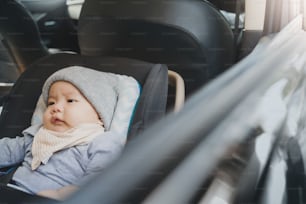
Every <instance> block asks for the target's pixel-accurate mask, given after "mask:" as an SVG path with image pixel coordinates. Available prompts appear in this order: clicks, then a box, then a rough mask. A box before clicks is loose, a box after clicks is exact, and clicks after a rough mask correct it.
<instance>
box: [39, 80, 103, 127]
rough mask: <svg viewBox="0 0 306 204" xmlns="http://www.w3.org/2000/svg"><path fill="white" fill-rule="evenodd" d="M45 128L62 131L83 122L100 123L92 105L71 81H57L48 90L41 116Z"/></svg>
mask: <svg viewBox="0 0 306 204" xmlns="http://www.w3.org/2000/svg"><path fill="white" fill-rule="evenodd" d="M43 123H44V127H45V128H46V129H49V130H52V131H57V132H64V131H66V130H68V129H70V128H72V127H75V126H77V125H80V124H83V123H101V121H100V120H99V116H98V114H97V112H96V111H95V109H94V108H93V106H92V105H91V104H90V103H89V102H88V101H87V99H86V98H85V97H84V96H83V95H82V94H81V93H80V91H79V90H78V89H77V88H76V87H75V86H73V85H72V84H71V83H68V82H64V81H57V82H55V83H54V84H52V86H51V88H50V90H49V98H48V104H47V109H46V111H45V113H44V117H43Z"/></svg>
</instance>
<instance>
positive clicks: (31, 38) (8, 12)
mask: <svg viewBox="0 0 306 204" xmlns="http://www.w3.org/2000/svg"><path fill="white" fill-rule="evenodd" d="M0 33H1V34H2V36H3V38H4V39H3V42H4V43H5V45H6V47H7V48H8V49H9V51H10V53H11V56H12V57H13V60H14V61H15V62H16V64H17V66H18V68H19V69H20V71H23V70H24V69H25V67H26V66H28V65H29V64H31V63H33V62H34V61H35V60H37V59H39V58H41V57H43V56H46V55H47V54H48V51H47V48H46V47H45V46H44V45H43V43H42V41H41V38H40V35H39V31H38V28H37V25H36V23H35V22H34V20H33V19H32V17H31V14H30V13H29V12H28V11H27V10H26V9H25V8H24V7H23V6H22V5H21V4H20V3H18V2H16V1H10V0H1V1H0Z"/></svg>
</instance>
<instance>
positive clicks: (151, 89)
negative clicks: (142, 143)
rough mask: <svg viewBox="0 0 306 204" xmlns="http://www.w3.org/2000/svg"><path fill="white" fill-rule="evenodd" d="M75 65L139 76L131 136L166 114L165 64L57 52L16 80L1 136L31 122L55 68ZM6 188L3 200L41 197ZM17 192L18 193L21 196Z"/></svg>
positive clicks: (0, 119) (5, 107)
mask: <svg viewBox="0 0 306 204" xmlns="http://www.w3.org/2000/svg"><path fill="white" fill-rule="evenodd" d="M72 65H78V66H84V67H89V68H93V69H96V70H100V71H104V72H111V73H115V74H121V75H127V76H132V77H134V78H135V79H136V80H137V82H138V83H139V85H140V87H141V92H140V96H139V98H138V100H137V105H136V107H135V110H134V113H133V117H132V120H131V122H130V127H129V132H128V138H127V139H128V140H130V139H131V138H132V137H133V136H135V135H137V134H139V133H140V132H142V131H143V130H144V129H146V128H147V127H148V126H150V125H151V124H152V123H153V122H154V121H155V120H157V119H158V118H160V117H162V116H163V115H164V113H165V111H166V100H167V89H168V70H167V67H166V66H165V65H161V64H152V63H148V62H144V61H140V60H133V59H127V58H119V57H93V56H81V55H78V54H69V53H58V54H52V55H48V56H46V57H44V58H42V59H40V60H38V61H36V62H35V63H33V64H32V65H31V66H30V67H28V68H27V69H26V70H25V71H24V72H23V73H22V74H21V76H20V78H19V79H18V80H17V81H16V83H15V84H14V86H13V88H12V89H11V91H10V93H9V95H8V96H7V98H6V100H5V101H4V104H3V110H2V112H1V116H0V132H1V138H2V137H15V136H17V135H21V131H22V130H23V129H25V128H27V127H28V126H30V124H31V122H33V118H32V115H33V112H34V110H35V107H36V104H37V100H38V98H39V96H40V93H41V89H42V86H43V84H44V81H45V80H46V79H47V78H48V76H49V75H51V74H52V73H53V72H55V71H57V70H59V69H61V68H64V67H68V66H72ZM118 118H119V117H118ZM119 119H120V118H119ZM14 168H16V167H13V168H7V169H2V173H4V174H5V173H7V175H4V176H1V177H0V182H1V183H7V182H8V181H9V180H10V178H11V177H12V175H13V172H14V170H12V169H14ZM7 191H8V192H6V190H5V192H6V193H8V195H7V196H5V198H4V197H3V198H1V202H4V201H5V202H15V203H18V202H21V201H22V202H25V201H32V200H33V201H37V200H39V199H41V198H38V197H37V196H28V195H26V194H24V193H22V192H18V191H16V190H13V189H8V190H7ZM14 195H19V197H18V196H17V197H16V196H14ZM3 199H5V200H3Z"/></svg>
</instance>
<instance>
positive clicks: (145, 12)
mask: <svg viewBox="0 0 306 204" xmlns="http://www.w3.org/2000/svg"><path fill="white" fill-rule="evenodd" d="M78 33H79V35H78V39H79V46H80V50H81V54H82V55H87V56H98V55H104V56H119V57H128V58H135V59H140V60H144V61H148V62H153V63H162V64H167V65H168V67H169V69H170V70H173V71H175V72H177V73H179V74H180V75H181V76H182V77H183V79H184V81H185V84H186V95H187V96H188V95H190V94H191V93H193V92H194V91H195V90H197V89H198V88H199V87H201V86H202V85H203V84H205V83H207V82H208V81H209V80H211V79H213V78H214V77H216V76H217V75H218V74H220V73H222V72H223V71H224V70H226V69H227V68H228V67H229V66H230V65H231V64H232V63H233V56H234V49H233V46H234V38H233V33H232V30H231V28H230V26H229V24H228V22H227V21H226V19H225V18H224V17H223V16H222V14H221V13H220V12H219V11H218V10H217V9H216V8H215V7H214V6H213V5H211V4H210V3H209V2H207V1H204V0H178V1H164V0H145V1H133V0H113V1H111V2H110V1H108V0H90V1H85V2H84V4H83V8H82V10H81V14H80V18H79V25H78Z"/></svg>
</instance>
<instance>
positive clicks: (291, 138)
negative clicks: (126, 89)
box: [0, 0, 306, 204]
mask: <svg viewBox="0 0 306 204" xmlns="http://www.w3.org/2000/svg"><path fill="white" fill-rule="evenodd" d="M262 2H263V1H262V0H261V1H260V2H259V3H258V2H257V3H256V2H255V1H249V0H166V1H165V0H140V1H138V0H136V1H135V0H112V1H109V0H53V1H43V0H34V1H33V0H2V1H1V2H0V40H1V41H0V97H1V100H0V102H1V106H2V109H1V110H2V111H1V116H0V132H1V133H2V134H1V136H0V137H1V138H3V137H15V136H16V135H19V134H20V133H21V132H22V130H23V129H25V128H26V127H28V126H29V125H30V124H31V120H32V115H33V112H34V111H35V108H36V104H37V101H38V98H39V96H40V92H41V87H42V85H43V82H44V81H45V79H46V78H47V77H48V76H49V75H50V74H52V73H53V72H55V71H56V70H58V69H61V68H63V67H67V66H72V65H80V66H85V67H90V68H93V69H96V70H100V71H105V72H112V73H115V74H122V75H128V76H133V77H134V78H135V79H136V80H137V81H138V83H139V84H140V87H141V93H140V98H139V100H138V102H137V105H136V108H135V110H134V114H133V117H132V118H131V125H130V127H129V132H128V142H127V144H126V147H125V150H124V152H123V154H122V156H121V157H120V158H119V159H118V160H117V161H116V162H115V163H114V164H113V165H112V166H110V168H107V169H105V171H104V172H102V173H101V175H100V176H98V177H97V178H96V179H94V180H92V181H91V182H89V183H87V184H86V185H84V186H82V188H81V189H80V190H79V191H78V192H77V193H75V194H72V196H71V197H69V198H68V199H67V200H64V201H55V200H51V199H47V198H43V197H40V196H36V195H29V194H27V193H24V192H21V191H19V190H16V189H12V188H9V187H7V186H6V183H7V182H8V181H9V180H10V178H11V176H12V173H13V172H14V170H12V171H11V169H15V168H16V167H12V168H5V169H1V170H0V172H2V173H1V174H4V175H1V176H0V182H1V183H2V184H1V186H0V188H2V189H3V194H2V193H0V203H1V202H5V203H69V204H70V203H71V204H72V203H73V204H75V203H167V204H168V203H173V204H177V203H201V204H209V203H212V204H215V203H258V204H259V203H260V204H261V203H265V204H270V203H280V204H281V203H288V204H289V203H304V202H306V193H304V192H303V190H305V188H304V187H305V186H306V183H305V181H306V180H305V178H306V177H305V173H306V172H305V171H304V169H305V167H304V163H306V162H305V161H303V160H304V157H303V153H305V152H304V151H306V150H304V149H303V144H304V139H303V137H302V135H303V133H304V132H305V130H304V129H305V128H304V126H305V125H303V122H305V110H304V109H305V108H303V103H304V102H305V93H304V92H305V91H304V90H305V88H306V87H305V85H306V84H305V80H304V75H305V73H306V72H305V71H304V70H303V69H304V68H303V67H304V66H305V64H306V62H305V60H304V58H305V56H306V55H305V51H304V47H305V44H306V40H305V39H306V37H305V35H304V30H303V29H302V27H303V22H304V21H305V18H304V21H303V17H302V16H301V15H296V16H294V15H293V14H292V10H290V11H288V12H289V14H290V15H289V14H288V15H284V16H285V17H286V18H288V20H287V19H285V20H283V19H282V20H283V21H282V23H283V24H282V25H283V26H280V25H281V23H278V24H277V23H275V24H277V25H276V26H275V24H273V23H274V21H276V20H275V19H277V18H275V16H277V15H279V14H278V13H277V12H279V11H278V10H277V9H274V8H276V5H280V4H278V2H277V1H275V0H266V1H264V3H262ZM254 5H256V6H258V8H261V7H265V10H264V9H263V11H261V12H262V14H264V15H263V17H262V20H264V23H262V25H260V26H258V21H260V20H261V17H259V13H260V11H259V10H256V11H255V12H254V9H253V10H252V9H251V8H252V6H254ZM304 5H306V3H305V4H304ZM279 7H280V6H279ZM301 10H302V9H301ZM282 11H286V7H283V10H282ZM274 12H275V13H276V14H275V13H274ZM17 14H18V15H17ZM252 15H253V16H252ZM279 16H282V15H279ZM279 16H277V17H279ZM291 16H292V18H291ZM304 16H305V14H304ZM289 17H290V18H289ZM293 17H295V18H293ZM255 18H256V22H253V21H252V22H250V19H255ZM267 19H268V20H267ZM257 20H258V21H257ZM254 21H255V20H254ZM285 22H286V23H285ZM269 23H270V24H272V25H270V24H269ZM258 27H260V28H258ZM304 28H305V27H304ZM305 149H306V148H305ZM0 192H1V191H0ZM2 195H3V196H2Z"/></svg>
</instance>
